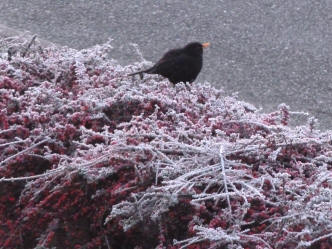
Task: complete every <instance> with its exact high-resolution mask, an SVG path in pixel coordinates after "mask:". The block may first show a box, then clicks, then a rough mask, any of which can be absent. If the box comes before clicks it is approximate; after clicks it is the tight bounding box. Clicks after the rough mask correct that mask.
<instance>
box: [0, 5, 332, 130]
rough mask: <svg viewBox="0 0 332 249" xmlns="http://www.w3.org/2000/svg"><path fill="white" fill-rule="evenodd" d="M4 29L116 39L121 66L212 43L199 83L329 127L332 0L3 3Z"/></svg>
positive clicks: (0, 19)
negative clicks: (141, 57)
mask: <svg viewBox="0 0 332 249" xmlns="http://www.w3.org/2000/svg"><path fill="white" fill-rule="evenodd" d="M0 24H3V25H6V26H7V27H11V28H13V29H17V30H29V31H31V32H32V33H35V34H37V35H38V36H39V37H42V38H45V39H47V40H50V41H52V42H55V43H57V44H60V45H67V46H69V47H73V48H78V49H80V48H86V47H89V46H92V45H95V44H98V43H103V42H105V41H106V40H107V39H108V38H109V37H111V38H113V39H114V41H113V46H114V50H113V53H112V55H111V56H112V57H113V58H115V59H117V60H118V61H119V62H120V63H121V64H122V65H125V64H129V63H133V62H135V61H138V60H139V57H138V55H137V54H136V53H135V50H134V49H133V47H132V46H131V45H130V43H137V44H138V45H139V47H140V49H141V51H142V52H143V55H144V56H145V58H146V59H148V60H151V61H153V62H154V61H156V60H158V59H159V58H160V56H161V55H162V54H163V53H164V52H165V51H166V50H168V49H170V48H174V47H177V46H182V45H184V44H186V43H187V42H190V41H202V42H203V41H204V42H205V41H209V42H210V43H211V47H210V48H209V49H208V50H207V51H206V53H205V54H204V60H205V61H204V68H203V70H202V72H201V74H200V76H199V78H198V79H197V81H209V82H210V83H212V84H214V85H215V86H217V87H221V88H223V89H224V90H225V91H226V93H227V94H232V93H234V92H238V93H239V98H240V99H243V100H245V101H249V102H251V103H253V104H255V105H256V106H258V107H263V110H264V111H269V110H273V109H275V108H276V107H277V106H278V105H279V104H280V103H286V104H288V105H289V106H290V107H291V109H292V110H297V111H307V112H310V113H311V114H312V115H314V116H315V117H317V118H318V119H319V120H320V123H321V125H322V126H321V127H322V128H329V129H330V128H331V127H330V124H331V121H332V98H331V95H332V70H331V61H332V29H331V28H332V1H331V0H315V1H313V0H200V1H197V0H190V1H189V0H188V1H184V0H165V1H155V0H140V1H139V0H137V1H136V0H135V1H134V0H133V1H129V0H120V1H114V0H108V1H107V0H70V1H69V0H67V1H60V0H1V1H0Z"/></svg>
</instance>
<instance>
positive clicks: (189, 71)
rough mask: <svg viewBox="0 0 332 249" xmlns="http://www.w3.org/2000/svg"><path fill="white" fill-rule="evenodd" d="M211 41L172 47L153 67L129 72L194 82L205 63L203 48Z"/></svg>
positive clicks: (175, 81) (173, 81) (174, 82)
mask: <svg viewBox="0 0 332 249" xmlns="http://www.w3.org/2000/svg"><path fill="white" fill-rule="evenodd" d="M207 46H209V43H203V44H202V43H199V42H192V43H189V44H188V45H186V46H185V47H183V48H178V49H172V50H169V51H168V52H166V53H165V54H164V56H163V57H162V58H161V59H160V60H159V61H158V62H157V63H156V64H155V65H154V66H153V67H151V68H149V69H146V70H142V71H139V72H135V73H132V74H129V76H132V75H136V74H139V75H140V77H141V79H142V78H143V73H147V74H159V75H162V76H164V77H166V78H168V79H169V81H170V82H172V83H173V84H176V83H179V82H190V83H191V82H193V81H194V80H195V79H196V77H197V75H198V74H199V72H200V71H201V69H202V65H203V48H205V47H207Z"/></svg>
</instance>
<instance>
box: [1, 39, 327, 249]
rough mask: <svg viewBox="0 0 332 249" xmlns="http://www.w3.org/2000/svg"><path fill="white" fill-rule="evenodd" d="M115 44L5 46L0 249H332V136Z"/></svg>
mask: <svg viewBox="0 0 332 249" xmlns="http://www.w3.org/2000/svg"><path fill="white" fill-rule="evenodd" d="M108 50H109V45H108V44H106V45H104V46H97V47H95V48H91V49H89V50H83V51H75V50H70V49H65V48H63V49H60V48H48V49H42V50H39V49H36V48H35V49H34V48H31V51H30V52H29V53H28V55H27V56H26V57H24V58H23V57H22V56H21V55H20V54H16V55H15V54H13V55H12V56H11V60H8V58H7V55H6V54H1V56H0V248H10V249H11V248H12V249H21V248H22V249H33V248H40V249H41V248H57V249H61V248H64V249H67V248H77V249H78V248H82V249H83V248H91V249H92V248H102V249H110V248H117V249H118V248H119V249H131V248H143V249H145V248H146V249H150V248H167V249H171V248H172V249H176V248H195V249H205V248H250V249H251V248H255V249H258V248H276V249H277V248H278V249H281V248H285V249H288V248H289V249H290V248H312V249H313V248H320V249H328V248H332V239H331V236H332V222H331V220H332V212H331V211H332V210H331V206H332V201H331V199H332V190H331V188H332V152H331V151H332V147H331V132H319V131H317V130H315V129H314V121H313V120H312V119H311V120H310V122H309V124H308V125H305V126H299V127H289V126H288V122H289V119H290V116H291V112H290V110H289V108H288V107H287V106H285V105H281V106H280V108H279V109H280V110H279V111H276V112H273V113H270V114H261V113H259V112H257V111H256V109H255V108H254V107H252V106H251V105H250V104H247V103H244V102H241V101H238V100H237V99H235V98H233V97H227V96H224V95H223V93H222V91H220V90H217V89H215V88H214V87H211V86H210V85H206V84H200V83H197V84H193V85H191V86H185V85H184V84H178V85H177V86H176V87H173V86H172V85H171V84H170V83H169V82H168V81H167V80H163V81H160V80H159V81H158V80H157V78H155V77H153V76H148V77H150V78H147V79H146V80H144V81H143V82H141V81H138V82H136V81H132V79H131V78H127V77H126V75H127V74H128V73H129V72H131V71H132V69H130V67H135V66H128V67H121V66H119V65H117V64H116V63H115V62H112V61H109V60H107V59H105V54H106V52H107V51H108ZM294 238H296V239H294Z"/></svg>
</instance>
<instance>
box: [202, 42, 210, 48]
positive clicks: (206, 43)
mask: <svg viewBox="0 0 332 249" xmlns="http://www.w3.org/2000/svg"><path fill="white" fill-rule="evenodd" d="M208 46H210V42H204V43H202V47H203V48H207V47H208Z"/></svg>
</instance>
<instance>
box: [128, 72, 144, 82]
mask: <svg viewBox="0 0 332 249" xmlns="http://www.w3.org/2000/svg"><path fill="white" fill-rule="evenodd" d="M145 72H146V70H142V71H138V72H135V73H131V74H128V76H134V75H136V74H138V75H139V77H140V78H141V80H142V79H143V73H145Z"/></svg>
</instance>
